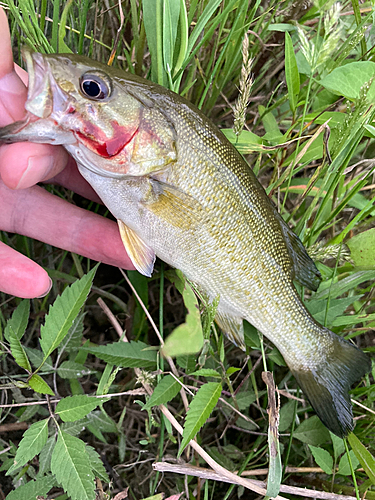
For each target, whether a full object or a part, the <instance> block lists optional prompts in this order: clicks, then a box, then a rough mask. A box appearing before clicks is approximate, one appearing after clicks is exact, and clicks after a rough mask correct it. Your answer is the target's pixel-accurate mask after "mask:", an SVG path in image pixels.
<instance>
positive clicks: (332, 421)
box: [292, 328, 371, 438]
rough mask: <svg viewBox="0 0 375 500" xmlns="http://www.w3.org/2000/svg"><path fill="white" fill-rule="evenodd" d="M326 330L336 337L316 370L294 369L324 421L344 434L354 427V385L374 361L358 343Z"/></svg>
mask: <svg viewBox="0 0 375 500" xmlns="http://www.w3.org/2000/svg"><path fill="white" fill-rule="evenodd" d="M322 333H323V334H324V336H325V337H326V338H327V336H328V338H330V340H331V341H332V344H331V348H330V349H328V351H329V352H328V354H327V356H326V358H325V359H324V361H323V362H322V363H319V364H318V365H317V366H316V367H315V368H314V369H313V370H311V369H310V370H301V369H300V370H293V369H292V372H293V374H294V376H295V378H296V379H297V382H298V384H299V385H300V387H301V389H302V390H303V392H304V393H305V395H306V397H307V398H308V400H309V401H310V404H311V406H312V407H313V408H314V410H315V412H316V413H317V415H318V416H319V418H320V419H321V420H322V422H323V423H324V425H325V426H326V427H327V428H328V429H329V430H330V431H331V432H333V433H334V434H336V436H339V437H341V438H343V437H345V436H346V435H347V434H348V433H349V432H351V431H352V430H353V428H354V423H353V413H352V405H351V402H350V396H349V390H350V387H351V385H352V384H354V382H357V381H358V380H360V378H361V377H363V376H364V375H365V374H366V373H367V372H369V371H370V369H371V361H370V358H369V357H368V356H367V355H366V354H364V353H363V352H362V351H360V350H359V349H358V348H357V347H356V346H355V345H353V344H352V343H350V342H348V341H346V340H344V339H343V338H341V337H339V336H337V335H335V334H334V333H332V332H331V331H329V330H328V329H326V328H324V332H322ZM327 334H328V335H327Z"/></svg>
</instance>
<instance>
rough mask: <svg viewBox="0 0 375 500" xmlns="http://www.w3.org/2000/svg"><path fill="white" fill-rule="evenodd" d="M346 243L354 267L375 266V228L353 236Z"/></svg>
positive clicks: (369, 267) (371, 267) (372, 267)
mask: <svg viewBox="0 0 375 500" xmlns="http://www.w3.org/2000/svg"><path fill="white" fill-rule="evenodd" d="M346 244H347V245H348V247H349V249H350V256H351V258H352V259H353V261H354V265H355V266H356V267H365V268H367V269H374V268H375V228H372V229H369V230H368V231H363V232H362V233H359V234H357V235H356V236H353V238H351V239H350V240H349V241H347V242H346Z"/></svg>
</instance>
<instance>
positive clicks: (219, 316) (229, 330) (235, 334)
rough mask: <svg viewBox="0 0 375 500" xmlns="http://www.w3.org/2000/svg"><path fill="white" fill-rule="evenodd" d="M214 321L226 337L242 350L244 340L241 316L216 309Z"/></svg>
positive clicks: (243, 348)
mask: <svg viewBox="0 0 375 500" xmlns="http://www.w3.org/2000/svg"><path fill="white" fill-rule="evenodd" d="M215 321H216V323H217V324H218V325H219V327H220V328H221V329H222V330H223V332H224V333H225V335H226V336H227V337H228V339H229V340H230V341H231V342H233V344H235V345H236V346H237V347H239V348H240V349H242V350H243V351H244V350H245V340H244V331H243V320H242V318H240V317H237V316H231V315H230V314H227V313H223V312H221V311H218V312H216V316H215Z"/></svg>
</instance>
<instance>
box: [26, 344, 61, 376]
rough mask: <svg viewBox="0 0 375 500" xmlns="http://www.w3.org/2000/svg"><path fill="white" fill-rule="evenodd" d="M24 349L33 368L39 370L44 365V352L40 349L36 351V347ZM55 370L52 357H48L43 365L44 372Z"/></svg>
mask: <svg viewBox="0 0 375 500" xmlns="http://www.w3.org/2000/svg"><path fill="white" fill-rule="evenodd" d="M24 349H25V352H26V354H27V356H28V358H29V360H30V362H31V364H32V365H33V367H34V368H38V367H39V366H40V365H41V364H42V363H43V359H44V356H43V353H42V351H41V350H40V349H35V348H34V347H25V348H24ZM54 370H55V368H54V366H53V362H52V358H51V356H48V358H47V359H46V360H45V362H44V363H43V371H54Z"/></svg>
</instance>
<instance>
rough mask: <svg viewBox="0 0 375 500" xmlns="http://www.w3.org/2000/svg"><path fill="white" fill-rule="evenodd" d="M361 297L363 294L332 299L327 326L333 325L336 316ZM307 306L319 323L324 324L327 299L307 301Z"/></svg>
mask: <svg viewBox="0 0 375 500" xmlns="http://www.w3.org/2000/svg"><path fill="white" fill-rule="evenodd" d="M361 297H362V295H352V296H351V297H344V298H342V299H333V300H331V301H330V303H329V309H328V314H327V323H326V326H332V324H333V323H334V322H335V320H336V318H337V317H338V316H341V315H342V314H344V312H345V311H346V309H347V308H348V307H349V306H350V305H352V304H353V302H355V301H356V300H358V299H360V298H361ZM306 307H307V309H308V311H309V312H310V314H311V315H312V316H313V317H314V319H315V320H316V321H318V323H321V324H324V322H325V320H326V308H327V299H322V300H314V299H313V300H310V301H308V302H306Z"/></svg>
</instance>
